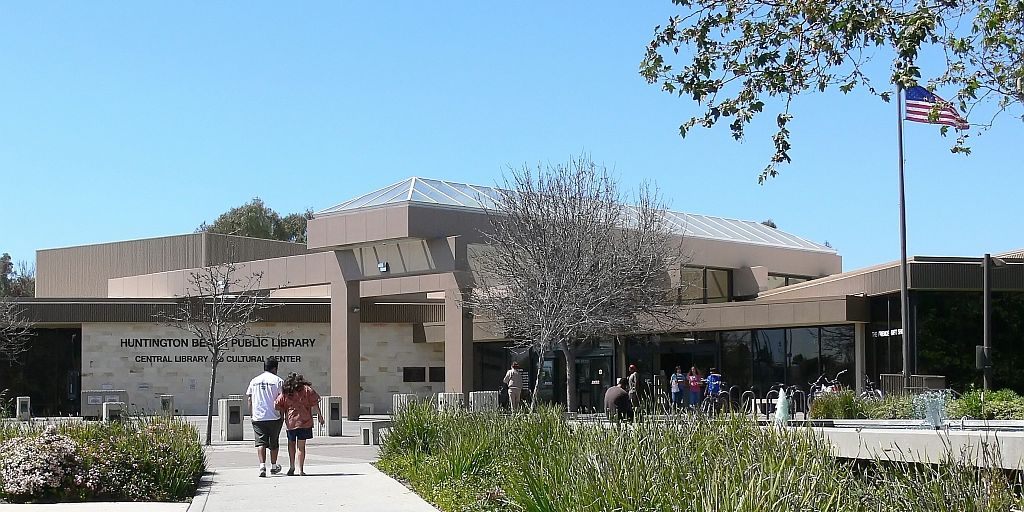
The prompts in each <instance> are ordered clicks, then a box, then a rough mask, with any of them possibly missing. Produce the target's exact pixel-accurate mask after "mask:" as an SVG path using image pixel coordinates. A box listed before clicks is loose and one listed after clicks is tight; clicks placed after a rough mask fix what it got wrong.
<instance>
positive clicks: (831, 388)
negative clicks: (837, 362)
mask: <svg viewBox="0 0 1024 512" xmlns="http://www.w3.org/2000/svg"><path fill="white" fill-rule="evenodd" d="M844 373H846V370H842V371H840V372H839V373H837V374H836V376H835V378H834V379H830V378H828V376H827V375H825V374H824V373H823V374H821V375H820V376H818V380H816V381H814V382H809V383H808V384H810V388H809V390H808V392H807V410H808V411H810V410H811V404H812V403H814V399H816V398H817V397H818V395H827V394H829V393H839V392H840V391H842V390H843V385H842V383H840V382H839V376H840V375H842V374H844Z"/></svg>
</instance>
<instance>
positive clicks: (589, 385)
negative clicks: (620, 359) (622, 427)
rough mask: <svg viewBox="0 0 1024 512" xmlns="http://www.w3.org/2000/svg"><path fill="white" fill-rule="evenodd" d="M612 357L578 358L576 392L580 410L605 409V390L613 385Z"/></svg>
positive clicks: (596, 410)
mask: <svg viewBox="0 0 1024 512" xmlns="http://www.w3.org/2000/svg"><path fill="white" fill-rule="evenodd" d="M611 379H612V358H611V357H605V356H601V357H588V358H578V359H577V360H576V394H577V396H578V397H579V404H580V410H581V411H583V412H600V411H603V410H604V392H605V390H607V389H608V388H609V387H610V386H611V385H612V381H611Z"/></svg>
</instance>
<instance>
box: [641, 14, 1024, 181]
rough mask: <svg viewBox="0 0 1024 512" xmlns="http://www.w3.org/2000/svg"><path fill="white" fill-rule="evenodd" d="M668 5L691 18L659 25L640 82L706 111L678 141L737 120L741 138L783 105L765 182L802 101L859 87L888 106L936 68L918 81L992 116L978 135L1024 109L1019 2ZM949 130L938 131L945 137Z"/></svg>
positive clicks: (1023, 19) (961, 144)
mask: <svg viewBox="0 0 1024 512" xmlns="http://www.w3.org/2000/svg"><path fill="white" fill-rule="evenodd" d="M673 3H674V4H676V5H677V6H679V7H680V8H682V9H683V10H684V11H685V12H684V13H683V14H680V15H675V16H672V17H671V18H669V20H668V23H667V24H666V25H665V26H658V27H656V28H655V35H654V39H653V40H652V41H651V42H650V44H649V45H648V46H647V52H646V55H645V56H644V59H643V62H642V63H641V65H640V74H641V75H642V76H643V77H644V78H645V79H646V80H647V82H648V83H651V84H660V85H661V88H662V90H664V91H665V92H668V93H672V94H676V95H678V96H686V97H688V98H690V99H691V100H693V101H694V102H696V103H697V104H698V105H700V106H701V108H703V109H704V112H703V113H702V114H700V115H696V116H694V117H691V118H690V119H689V120H687V121H686V122H684V123H683V124H682V125H681V126H680V127H679V133H680V135H682V136H683V137H685V136H686V134H687V132H688V131H689V130H690V128H693V127H694V126H703V127H706V128H710V127H712V126H714V125H716V124H718V122H719V121H722V120H724V119H730V120H731V121H730V122H729V129H730V130H731V132H732V135H733V137H734V138H736V139H737V140H740V139H742V137H743V133H744V128H745V127H746V126H747V124H749V123H750V122H751V121H752V120H753V119H754V118H755V117H756V116H757V115H759V114H761V113H762V112H764V110H765V108H766V103H767V102H769V101H771V100H773V99H774V100H776V104H778V105H779V108H778V111H777V112H775V114H776V115H775V120H776V123H777V125H778V130H777V131H776V132H775V134H774V136H773V138H772V140H773V142H774V145H775V153H774V155H773V156H772V157H771V160H770V162H769V163H768V165H767V166H766V167H765V168H764V170H763V171H762V172H761V174H760V176H759V181H760V182H762V183H763V182H764V180H765V179H767V178H769V177H773V176H775V175H776V174H778V170H777V166H778V165H779V164H782V163H788V162H790V160H791V159H790V155H789V150H790V147H791V145H790V132H789V129H788V128H787V127H788V125H789V122H790V121H791V120H792V118H793V116H792V115H791V114H790V104H791V103H792V101H793V100H794V99H795V98H796V97H797V96H799V95H801V94H805V93H815V92H824V91H825V90H827V89H830V88H838V89H839V90H840V91H842V92H843V93H849V92H851V91H853V90H854V89H856V88H858V87H860V88H862V89H865V90H867V91H868V92H869V93H870V94H872V95H875V96H878V97H879V98H881V99H882V100H884V101H889V100H890V99H891V98H890V96H891V94H892V93H891V91H890V87H889V84H900V85H902V86H903V87H909V86H913V85H918V82H919V81H921V80H922V70H921V68H920V67H919V66H921V65H924V64H920V63H919V61H922V62H932V61H936V62H938V63H939V64H936V66H935V68H936V69H928V70H927V71H926V72H925V76H927V77H933V78H931V79H930V80H927V81H926V83H924V84H922V85H925V86H927V87H930V88H935V87H940V86H950V87H954V88H956V94H955V96H954V97H951V98H948V99H950V101H951V102H953V103H954V105H956V106H959V109H960V112H961V113H962V114H964V115H965V116H968V117H969V118H970V117H974V118H977V117H981V116H985V118H986V120H987V121H986V123H982V124H978V123H974V124H973V125H974V126H977V127H979V128H980V129H985V128H987V127H988V126H990V125H991V123H992V120H994V119H995V117H996V116H998V115H999V114H1000V113H1002V112H1004V111H1007V110H1009V109H1014V112H1016V111H1017V110H1018V109H1019V108H1020V106H1021V104H1022V103H1024V1H1022V0H915V1H906V0H894V1H883V0H858V1H856V2H825V1H820V0H778V1H774V2H761V1H751V0H673ZM922 55H924V56H926V58H924V59H922ZM873 57H881V58H884V59H886V60H887V61H888V62H889V63H890V66H889V71H888V73H887V76H879V75H886V72H884V71H883V72H882V73H878V72H876V71H874V70H872V68H871V67H870V66H868V65H867V64H868V62H869V61H870V60H871V59H872V58H873ZM676 61H681V64H682V66H681V67H679V68H676V67H675V65H674V64H675V63H676ZM940 68H941V69H940ZM880 81H881V82H883V85H879V82H880ZM982 105H985V107H984V108H982V109H981V110H978V111H975V109H976V108H977V107H979V106H982ZM983 111H985V112H983ZM972 113H973V114H975V115H974V116H971V114H972ZM936 114H937V111H936ZM990 115H991V117H989V116H990ZM1013 115H1014V117H1020V118H1021V119H1022V120H1024V114H1020V113H1014V114H1013ZM947 130H948V128H947V127H942V128H941V129H940V131H941V133H942V135H946V132H947ZM966 136H967V135H966V133H965V132H962V133H961V134H960V135H959V136H958V137H957V139H956V142H955V144H954V145H953V147H952V151H953V152H954V153H961V152H962V153H965V154H966V153H969V152H970V148H969V147H967V146H966V144H965V142H966Z"/></svg>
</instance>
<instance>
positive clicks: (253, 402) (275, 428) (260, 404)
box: [245, 357, 284, 477]
mask: <svg viewBox="0 0 1024 512" xmlns="http://www.w3.org/2000/svg"><path fill="white" fill-rule="evenodd" d="M283 385H284V380H283V379H281V377H278V376H277V359H275V358H273V357H270V358H267V361H266V362H265V363H263V373H261V374H259V375H257V376H256V378H254V379H252V380H251V381H250V382H249V387H248V388H247V389H246V390H245V395H246V397H248V399H249V410H250V411H252V430H253V432H254V433H255V434H256V457H257V458H258V459H259V460H260V477H266V476H267V448H270V464H271V468H270V472H271V473H272V474H275V475H276V474H278V473H280V472H281V465H280V464H278V463H277V453H278V448H279V446H280V442H279V439H280V437H281V424H282V423H283V422H284V418H282V417H281V413H279V412H278V411H277V409H274V400H277V397H278V395H280V394H281V386H283Z"/></svg>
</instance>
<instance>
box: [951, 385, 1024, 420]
mask: <svg viewBox="0 0 1024 512" xmlns="http://www.w3.org/2000/svg"><path fill="white" fill-rule="evenodd" d="M983 397H984V400H982V398H983ZM947 412H948V414H949V416H950V417H952V418H961V417H964V416H967V417H968V418H974V419H980V420H1024V397H1021V396H1020V395H1019V394H1017V393H1016V392H1014V391H1013V390H1010V389H1000V390H997V391H989V392H988V393H984V395H983V394H982V391H981V390H979V389H972V390H970V391H968V392H966V393H964V394H963V395H961V396H960V398H958V399H956V400H952V401H951V402H950V404H949V406H948V407H947Z"/></svg>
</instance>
